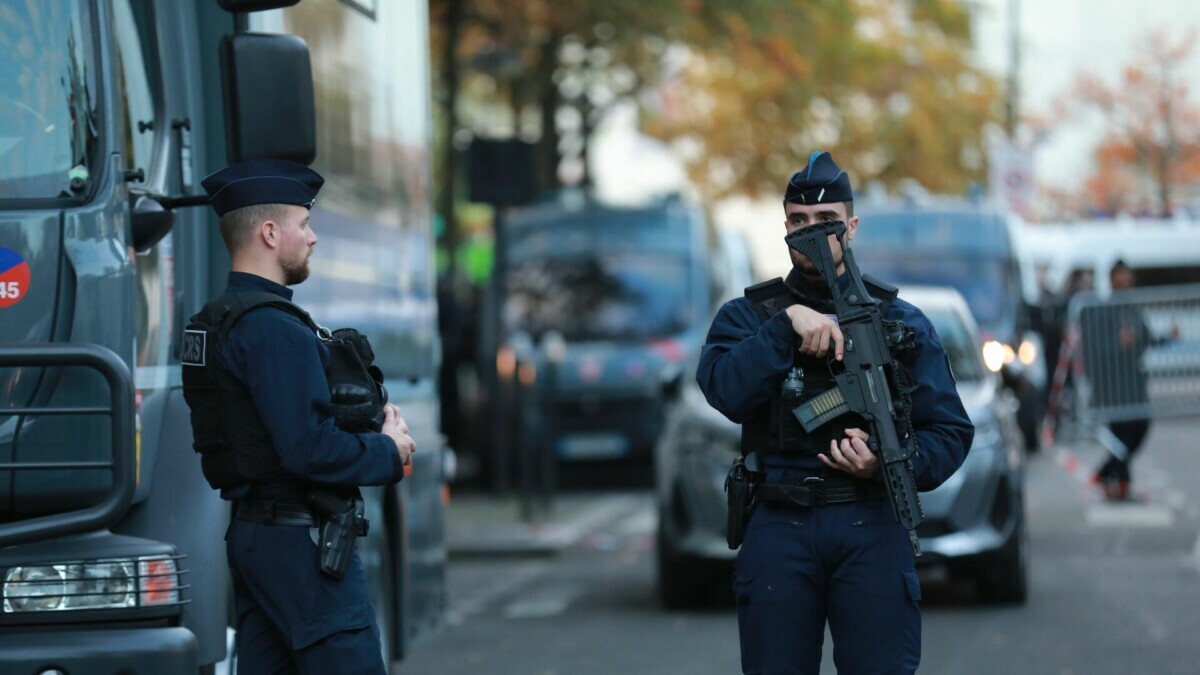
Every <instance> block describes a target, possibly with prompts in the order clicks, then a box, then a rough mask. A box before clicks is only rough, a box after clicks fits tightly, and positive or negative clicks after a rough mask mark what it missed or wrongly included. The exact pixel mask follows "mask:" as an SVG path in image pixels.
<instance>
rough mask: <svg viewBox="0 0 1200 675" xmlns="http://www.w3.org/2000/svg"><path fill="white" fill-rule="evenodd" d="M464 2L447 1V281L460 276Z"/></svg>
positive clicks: (442, 192) (443, 203)
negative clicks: (457, 212)
mask: <svg viewBox="0 0 1200 675" xmlns="http://www.w3.org/2000/svg"><path fill="white" fill-rule="evenodd" d="M463 2H464V0H447V6H446V24H445V26H446V41H445V43H444V44H443V45H442V82H443V83H444V84H443V86H444V87H445V95H444V96H442V98H441V101H440V102H439V103H440V105H441V108H442V120H443V124H444V125H445V128H444V130H443V135H442V147H441V153H442V156H441V160H440V162H439V164H440V165H441V167H440V168H441V170H440V171H439V172H438V173H439V178H440V180H439V181H438V186H437V187H438V188H439V189H438V193H437V194H438V196H437V212H438V214H440V215H441V216H442V224H443V226H444V228H445V229H444V230H443V234H442V243H443V246H445V249H446V255H447V263H448V267H447V270H446V272H447V278H449V279H454V278H456V275H457V273H458V260H457V255H456V254H457V252H458V242H459V236H458V221H457V220H456V219H455V217H454V201H455V200H454V196H455V189H454V188H455V182H456V179H457V177H458V150H457V149H456V148H455V147H454V134H455V133H456V132H457V131H458V90H459V82H460V75H461V69H460V68H459V63H458V59H457V57H456V55H455V52H454V50H455V47H456V46H457V45H458V41H459V36H460V34H461V29H462V24H463Z"/></svg>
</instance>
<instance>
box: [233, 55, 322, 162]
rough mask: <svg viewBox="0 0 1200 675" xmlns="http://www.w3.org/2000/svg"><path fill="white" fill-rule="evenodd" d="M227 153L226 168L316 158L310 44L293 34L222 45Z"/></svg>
mask: <svg viewBox="0 0 1200 675" xmlns="http://www.w3.org/2000/svg"><path fill="white" fill-rule="evenodd" d="M221 88H222V92H223V94H224V98H225V141H226V154H227V155H228V159H229V162H230V163H233V162H240V161H243V160H247V159H261V158H272V159H288V160H291V161H293V162H300V163H301V164H310V163H312V161H313V159H315V158H316V156H317V122H316V121H317V113H316V104H315V102H314V96H313V79H312V63H311V61H310V60H309V55H308V45H307V44H305V42H304V40H302V39H300V38H298V37H296V36H294V35H267V34H262V33H239V34H237V35H227V36H225V38H224V39H222V40H221Z"/></svg>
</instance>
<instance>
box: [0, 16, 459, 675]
mask: <svg viewBox="0 0 1200 675" xmlns="http://www.w3.org/2000/svg"><path fill="white" fill-rule="evenodd" d="M0 52H2V53H3V54H5V58H4V64H3V65H2V66H0V594H2V597H0V672H4V673H25V672H29V673H41V672H67V673H71V674H72V675H80V674H83V673H112V672H123V673H156V674H158V673H196V672H202V673H204V672H214V671H215V670H217V668H218V666H219V665H220V664H222V663H223V662H226V661H227V657H228V656H229V655H228V654H227V645H228V644H230V636H229V630H230V629H229V626H231V625H232V620H231V619H232V614H233V611H232V607H231V601H230V598H231V591H230V582H229V573H228V568H227V563H226V559H225V544H224V532H225V528H226V527H227V525H228V523H229V518H230V513H229V507H228V504H227V503H225V502H223V501H222V500H220V499H219V498H218V496H217V494H216V493H215V492H214V491H213V490H212V489H211V488H210V487H209V486H208V484H207V483H206V482H205V481H204V478H203V477H202V475H201V472H200V467H199V460H198V457H197V456H196V455H195V453H194V452H193V450H192V432H191V427H190V421H189V414H188V408H187V406H186V405H185V403H184V400H183V395H182V388H181V374H180V365H179V364H180V350H181V346H182V339H181V338H182V333H183V326H184V324H185V323H186V321H187V317H189V316H191V315H192V314H194V313H195V312H196V311H197V310H198V309H199V308H200V307H201V306H202V305H203V304H204V303H205V301H206V300H207V299H209V298H211V297H213V296H215V295H216V294H218V293H219V292H220V290H221V289H222V288H223V287H224V285H225V278H226V274H227V273H228V270H229V260H228V256H227V255H226V252H225V249H224V246H223V244H222V242H221V240H220V237H219V235H218V233H217V228H216V219H215V217H214V215H213V214H212V210H211V209H210V208H208V207H207V205H206V199H205V197H204V193H203V190H202V189H201V187H200V184H199V183H200V179H201V178H202V177H203V176H205V175H206V174H207V173H209V172H210V171H213V170H215V169H217V168H220V167H222V166H224V165H226V164H227V163H230V162H234V161H240V160H243V159H250V158H255V157H277V158H282V159H292V160H296V161H301V162H304V163H311V164H312V166H313V168H315V169H316V170H317V171H318V172H320V173H321V174H322V175H324V176H325V178H326V183H325V186H324V189H323V190H322V191H321V195H320V199H319V200H318V202H317V204H316V206H315V207H314V208H313V210H312V221H313V226H314V229H316V231H317V233H318V234H319V236H320V243H319V248H318V254H317V255H316V256H314V258H313V261H312V276H311V277H310V279H309V280H308V281H307V282H306V283H304V284H302V285H300V286H298V287H297V289H296V301H297V302H298V303H300V304H301V305H303V306H304V307H306V308H307V309H308V310H309V311H310V312H311V313H312V314H313V316H314V317H315V318H317V319H318V320H319V321H320V322H321V323H322V324H324V325H327V326H330V327H341V326H352V327H355V328H358V329H359V330H361V331H363V332H364V333H366V334H368V335H369V336H370V338H371V341H372V344H373V345H374V346H375V349H376V353H377V361H376V362H377V364H378V365H379V366H380V367H381V368H382V369H383V371H384V374H385V376H386V378H387V387H388V390H389V392H390V400H391V402H393V403H395V404H397V405H398V406H399V407H400V410H401V413H402V414H403V415H404V417H405V419H406V420H407V421H408V422H409V424H410V426H411V428H412V435H413V437H414V438H415V439H416V441H417V444H418V446H419V448H420V449H419V451H418V453H417V454H416V455H415V456H414V457H413V464H412V466H411V475H409V476H407V477H406V478H405V480H403V481H402V482H401V483H400V484H398V485H395V486H391V487H387V488H368V489H364V496H365V497H366V499H367V502H368V506H367V508H368V517H369V518H370V520H371V522H372V527H371V532H370V536H368V537H367V538H365V539H364V540H362V541H361V542H360V544H359V546H360V554H361V556H362V558H363V561H364V563H365V564H366V566H367V570H368V578H369V582H370V585H371V594H372V600H373V604H374V606H375V609H376V611H377V613H378V619H379V624H380V628H381V632H382V637H383V640H382V642H383V650H384V652H385V657H386V659H387V661H388V663H389V664H394V663H395V662H396V661H398V660H400V659H401V658H402V657H403V655H404V654H405V652H406V651H407V650H408V649H410V648H411V647H412V646H413V645H414V644H416V643H418V642H419V641H420V640H421V639H422V638H423V637H425V636H428V635H430V634H432V632H433V631H435V630H436V629H437V627H438V626H439V625H440V623H441V621H442V618H443V614H444V608H445V595H444V593H445V591H444V589H445V561H446V556H445V545H444V535H443V514H444V506H445V499H447V495H448V492H447V491H446V489H445V485H446V482H447V480H448V477H449V476H448V471H449V469H450V467H451V465H452V462H450V461H448V460H447V458H448V457H451V456H452V455H451V454H450V453H449V452H448V451H443V449H442V446H443V441H442V438H441V436H440V435H439V434H438V431H437V422H436V420H437V419H438V414H437V412H438V411H437V405H438V404H437V391H436V385H435V382H436V378H435V377H434V375H435V372H436V367H437V361H438V358H439V343H438V335H437V328H436V312H437V306H436V295H435V292H434V283H435V281H434V270H433V260H434V256H433V240H432V227H431V197H430V185H429V182H430V156H431V153H430V142H431V136H432V133H431V129H430V125H431V122H430V118H431V116H430V102H429V97H430V94H429V91H430V83H429V64H428V16H427V7H426V4H425V0H340V1H339V0H305V1H304V2H297V0H0Z"/></svg>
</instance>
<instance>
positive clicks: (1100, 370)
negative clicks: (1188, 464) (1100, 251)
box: [1079, 260, 1166, 501]
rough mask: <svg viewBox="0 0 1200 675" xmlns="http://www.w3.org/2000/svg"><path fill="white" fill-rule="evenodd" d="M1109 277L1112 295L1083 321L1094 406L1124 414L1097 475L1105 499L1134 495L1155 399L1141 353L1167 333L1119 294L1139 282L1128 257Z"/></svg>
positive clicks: (1085, 314)
mask: <svg viewBox="0 0 1200 675" xmlns="http://www.w3.org/2000/svg"><path fill="white" fill-rule="evenodd" d="M1109 281H1110V283H1111V284H1112V289H1113V293H1114V297H1113V298H1112V300H1111V301H1110V302H1109V303H1107V304H1103V305H1094V306H1090V307H1087V308H1085V309H1084V310H1083V311H1082V312H1081V313H1080V318H1079V323H1080V332H1081V333H1082V338H1083V348H1084V355H1085V362H1086V363H1087V374H1088V380H1089V382H1090V383H1091V392H1092V401H1091V405H1092V406H1093V407H1094V408H1096V409H1104V410H1106V412H1107V413H1108V414H1116V415H1118V416H1119V417H1120V419H1118V420H1116V421H1112V422H1109V423H1108V425H1107V427H1108V430H1109V431H1110V432H1112V436H1113V437H1114V438H1115V439H1116V440H1117V441H1118V442H1119V444H1118V445H1116V447H1110V448H1109V456H1108V458H1107V459H1106V460H1105V462H1104V463H1103V464H1102V465H1101V466H1100V468H1099V469H1098V470H1097V471H1096V478H1095V482H1096V483H1098V484H1099V485H1100V487H1101V488H1102V489H1103V491H1104V496H1105V498H1106V499H1109V500H1113V501H1119V500H1124V499H1128V498H1129V495H1130V481H1131V480H1132V475H1131V473H1130V470H1129V465H1130V462H1131V461H1132V460H1133V456H1134V455H1135V454H1137V452H1138V450H1140V449H1141V447H1142V443H1143V442H1145V440H1146V436H1147V435H1148V434H1149V433H1150V398H1149V394H1148V390H1147V386H1146V384H1147V383H1146V371H1145V368H1144V366H1143V364H1142V355H1143V354H1144V353H1145V351H1146V348H1147V347H1149V346H1151V345H1154V344H1161V343H1163V342H1165V341H1166V338H1159V337H1156V336H1155V335H1154V334H1153V333H1152V332H1151V331H1150V328H1149V327H1148V326H1147V325H1146V321H1145V317H1144V316H1143V315H1142V313H1141V310H1139V309H1138V308H1137V307H1136V306H1135V305H1133V304H1130V303H1127V302H1123V301H1122V300H1121V299H1120V293H1121V292H1122V291H1126V290H1128V289H1131V288H1133V287H1134V285H1135V283H1136V278H1135V276H1134V273H1133V270H1132V269H1130V267H1129V266H1128V265H1126V264H1125V262H1124V261H1123V260H1118V261H1117V262H1116V263H1114V264H1113V266H1112V269H1111V270H1110V271H1109ZM1110 445H1112V444H1111V443H1110Z"/></svg>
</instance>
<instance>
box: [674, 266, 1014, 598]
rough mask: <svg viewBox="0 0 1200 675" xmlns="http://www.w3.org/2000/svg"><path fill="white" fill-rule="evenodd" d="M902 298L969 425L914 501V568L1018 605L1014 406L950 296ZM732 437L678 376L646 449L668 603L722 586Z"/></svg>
mask: <svg viewBox="0 0 1200 675" xmlns="http://www.w3.org/2000/svg"><path fill="white" fill-rule="evenodd" d="M856 243H857V242H856ZM900 295H901V297H902V298H904V299H905V300H908V301H909V302H912V303H913V304H915V305H917V306H918V307H920V308H921V309H922V310H923V311H924V312H925V314H926V316H928V317H929V320H930V321H931V322H932V323H933V325H934V329H935V330H936V331H937V332H938V335H939V336H940V337H941V339H942V342H943V344H944V345H945V346H946V351H947V354H948V355H949V358H950V363H951V367H952V369H953V371H954V375H955V378H956V380H957V383H958V391H959V395H960V396H961V397H962V399H963V404H964V405H965V406H966V409H967V412H968V414H969V415H970V417H971V420H972V421H973V422H974V423H975V426H976V432H975V441H974V444H973V446H972V448H971V451H970V453H969V454H968V456H967V460H966V462H965V463H964V464H963V466H962V467H961V468H960V469H959V470H958V471H957V472H956V473H955V474H954V475H952V476H951V477H950V478H949V479H948V480H947V481H946V482H945V483H944V484H943V485H941V486H940V487H939V488H937V489H936V490H933V491H932V492H928V493H924V494H922V496H921V499H922V503H923V505H924V509H925V516H926V520H925V523H924V524H923V525H922V526H921V527H920V528H919V529H918V534H919V535H920V537H921V548H922V550H923V551H924V555H922V556H921V558H919V559H918V564H920V565H923V566H930V567H932V566H941V567H944V568H945V569H946V570H947V572H949V573H950V574H951V575H953V576H956V577H958V576H961V577H965V578H969V579H971V580H972V581H973V582H974V583H975V585H976V588H977V591H978V597H979V598H980V599H982V600H985V601H997V602H1023V601H1024V600H1025V598H1026V596H1027V593H1028V564H1029V563H1028V561H1029V543H1028V535H1027V533H1026V525H1025V513H1024V481H1023V466H1024V453H1023V452H1022V450H1021V448H1022V445H1021V437H1020V432H1019V430H1018V428H1017V423H1016V408H1017V402H1016V401H1015V399H1014V396H1013V394H1012V392H1011V391H1010V390H1009V389H1008V388H1007V387H1005V386H1004V385H1003V384H1002V383H1001V381H1000V380H1001V378H1000V376H999V374H998V373H996V372H994V371H992V370H990V369H988V368H987V367H986V365H985V364H984V361H983V355H982V352H981V351H980V349H979V344H980V340H981V334H980V331H979V328H978V326H977V324H976V322H975V319H974V317H973V316H972V314H971V311H970V310H969V309H968V306H967V303H966V301H965V300H964V298H963V297H962V295H961V294H960V293H959V292H958V291H956V290H954V289H952V288H946V287H942V288H921V287H915V286H914V287H907V288H902V289H901V293H900ZM740 439H741V433H740V426H739V425H737V424H734V423H733V422H731V421H729V420H728V419H726V418H725V417H724V416H723V415H721V414H720V413H718V412H717V411H716V410H714V409H713V408H712V407H711V406H710V405H708V402H707V401H705V399H704V394H703V393H702V392H701V391H700V387H699V385H697V384H696V383H695V381H694V378H688V380H687V381H686V382H685V383H684V386H683V390H682V393H681V396H680V398H679V400H678V401H677V402H675V403H674V404H673V405H672V406H671V407H670V409H669V411H668V415H667V424H666V428H665V430H664V432H663V435H662V437H661V438H660V440H659V443H658V446H657V448H656V463H655V475H656V481H655V484H656V489H657V502H658V512H659V522H658V532H657V544H658V551H657V553H658V583H659V595H660V598H661V600H662V602H663V604H664V605H665V606H666V607H668V608H671V609H678V608H684V607H689V606H693V605H695V604H697V603H701V602H704V601H705V600H706V599H707V598H710V597H712V594H713V593H714V592H715V591H716V590H717V589H722V588H726V587H728V586H729V583H730V574H731V573H732V564H733V560H734V558H735V557H736V555H737V553H736V552H735V551H730V550H729V548H728V546H727V545H726V543H725V522H726V504H725V493H724V484H725V476H726V473H727V472H728V470H729V466H730V463H731V462H732V461H733V459H734V458H735V457H736V456H737V454H738V452H739V450H738V448H739V443H740Z"/></svg>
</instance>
